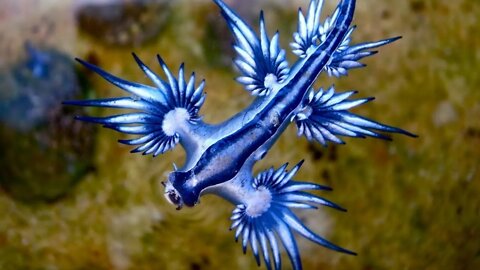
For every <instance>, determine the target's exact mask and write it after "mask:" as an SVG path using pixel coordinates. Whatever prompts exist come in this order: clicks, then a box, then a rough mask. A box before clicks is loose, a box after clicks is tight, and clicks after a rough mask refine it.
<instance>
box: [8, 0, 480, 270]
mask: <svg viewBox="0 0 480 270" xmlns="http://www.w3.org/2000/svg"><path fill="white" fill-rule="evenodd" d="M226 2H227V3H228V4H229V5H231V6H232V7H233V8H234V9H235V10H237V11H238V12H239V13H240V14H241V15H242V16H243V17H244V18H245V20H246V21H248V22H249V23H251V24H253V25H255V26H257V25H258V13H259V11H260V9H263V10H264V11H265V13H266V19H267V21H268V23H267V26H268V29H269V32H270V33H273V32H274V31H275V30H277V29H278V30H280V32H281V41H282V44H283V47H284V48H285V49H288V43H289V42H290V39H291V34H293V32H294V31H295V30H296V19H297V8H298V7H299V6H302V7H304V8H305V7H306V6H307V5H308V2H309V1H307V0H277V1H273V0H270V1H267V0H264V1H253V0H242V1H240V0H229V1H226ZM326 2H327V7H326V13H323V17H322V18H325V15H326V14H327V13H329V12H331V11H332V9H333V8H334V6H335V5H336V1H326ZM479 17H480V2H479V1H471V0H458V1H449V0H425V1H422V0H405V1H380V0H363V1H358V4H357V11H356V15H355V23H356V24H357V25H358V29H357V30H356V31H355V33H354V35H353V42H354V43H357V42H363V41H373V40H378V39H383V38H387V37H392V36H397V35H402V36H403V39H401V40H400V41H397V42H395V43H394V44H391V45H389V46H387V47H384V48H381V49H380V53H379V55H376V56H374V57H372V58H369V59H366V60H365V63H366V64H368V67H367V68H364V69H361V70H354V71H352V72H351V73H350V75H349V76H348V77H343V78H341V79H340V80H337V79H330V78H327V77H326V76H322V77H321V78H320V79H319V80H318V82H317V86H325V87H326V86H329V85H331V84H332V83H335V84H336V87H337V89H338V90H339V91H344V90H351V89H356V90H359V91H360V94H359V95H360V96H361V97H368V96H375V97H376V100H375V101H374V102H373V103H370V104H368V105H366V106H363V107H360V108H358V109H356V110H355V112H356V113H359V114H361V115H365V116H367V117H370V118H373V119H375V120H377V121H380V122H382V123H387V124H390V125H394V126H398V127H401V128H404V129H406V130H409V131H411V132H413V133H416V134H419V135H420V137H419V138H417V139H412V138H408V137H404V136H399V135H396V136H394V137H393V139H394V140H393V142H385V141H379V140H375V139H366V140H361V139H346V141H347V144H346V145H343V146H334V145H331V146H329V147H328V148H324V147H321V146H319V145H317V144H309V143H308V142H307V141H306V140H305V139H304V138H299V139H297V138H296V130H295V127H294V126H292V127H289V128H288V129H287V131H286V132H285V133H284V135H283V137H282V138H281V139H280V140H279V142H278V143H277V144H276V145H275V146H274V148H273V149H272V151H271V152H270V153H269V155H268V156H267V157H266V158H265V160H263V161H262V162H261V163H260V164H258V166H256V168H255V169H256V170H257V171H260V170H263V169H266V168H268V167H270V166H272V165H273V166H275V167H278V166H280V165H281V164H283V163H285V162H290V163H296V162H298V161H299V160H301V159H305V164H304V166H303V168H302V170H300V172H299V173H298V174H297V179H298V180H311V181H315V182H317V183H320V184H324V185H329V186H331V187H333V188H334V191H333V192H330V193H322V194H320V195H321V196H324V197H326V198H328V199H330V200H332V201H334V202H337V203H339V204H340V205H342V206H344V207H346V208H347V209H348V210H349V211H348V212H347V213H341V212H337V211H333V210H331V209H320V210H319V211H316V212H308V213H307V214H305V213H300V216H301V217H302V219H303V220H304V221H305V222H306V223H307V224H308V225H309V226H310V227H311V228H313V229H314V230H315V231H316V232H319V233H321V234H322V235H324V236H325V237H326V238H327V239H330V240H332V241H333V242H335V243H338V244H339V245H341V246H343V247H346V248H348V249H352V250H354V251H356V252H358V253H359V255H358V256H356V257H352V256H347V255H342V254H338V253H336V252H333V251H330V250H326V249H324V248H322V247H320V246H317V245H315V244H313V243H310V242H308V241H305V240H303V239H300V240H299V246H300V249H301V253H302V260H303V263H304V269H364V270H369V269H480V182H479V181H480V166H479V165H480V89H479V86H480V75H479V68H480V65H479V62H480V35H478V33H479V32H480V19H479ZM231 44H232V39H231V36H230V33H229V31H228V29H227V27H226V25H225V23H224V21H223V18H222V17H221V16H220V15H219V11H218V8H217V7H216V6H215V5H214V4H213V3H212V2H211V1H209V0H196V1H191V0H175V1H173V0H172V1H167V0H163V1H160V0H159V1H153V0H152V1H142V0H42V1H35V0H0V150H1V154H0V166H1V168H0V269H120V270H122V269H166V270H170V269H179V270H199V269H231V270H233V269H263V268H257V266H256V265H255V262H254V261H255V260H254V258H253V256H252V255H251V253H250V251H248V253H247V255H243V254H242V252H241V247H240V244H237V243H235V241H234V236H233V233H232V232H230V231H229V230H228V227H229V226H230V223H229V217H230V214H231V211H232V210H233V206H232V205H230V204H229V203H227V202H225V201H223V200H221V199H218V198H215V197H208V196H207V197H204V198H202V202H201V204H200V205H198V206H197V207H195V208H193V209H182V211H175V209H174V208H173V207H172V206H171V205H168V203H167V202H166V201H165V200H164V198H163V195H162V192H163V190H162V188H160V187H159V182H160V181H162V180H164V179H165V177H166V174H167V173H168V172H169V171H170V170H171V164H172V162H177V164H181V162H182V158H183V152H182V150H181V149H180V148H177V149H175V150H174V151H173V152H169V153H167V154H165V155H163V156H160V157H157V158H152V157H151V156H147V157H143V156H141V155H137V154H130V153H129V151H130V150H131V149H130V148H128V147H126V146H123V145H120V144H118V143H117V142H116V140H118V139H121V138H124V137H125V136H123V135H121V134H118V133H115V132H114V131H111V130H105V129H101V128H98V127H96V126H93V125H86V124H83V123H80V122H76V121H74V120H73V116H74V115H84V114H88V115H106V114H109V113H112V111H108V110H99V109H79V108H71V107H62V106H61V105H60V102H61V101H63V100H71V99H84V98H105V97H113V96H119V95H123V93H122V91H121V90H119V89H116V88H115V87H113V86H112V85H109V84H108V83H106V82H105V81H103V80H102V79H101V78H100V77H99V76H97V75H95V74H93V73H91V72H89V71H87V70H86V69H84V68H82V67H80V66H79V65H78V64H76V63H75V62H74V60H73V59H74V58H75V57H78V58H81V59H85V60H86V61H88V62H90V63H93V64H96V65H99V66H101V67H102V68H103V69H105V70H107V71H109V72H111V73H113V74H115V75H117V76H120V77H122V78H125V79H127V80H132V81H138V82H142V83H149V82H148V81H147V79H146V78H145V76H144V74H143V73H142V72H141V71H140V70H139V69H138V67H137V66H136V64H135V63H134V61H133V59H132V57H131V55H130V53H131V52H135V53H137V54H138V55H139V56H140V58H142V59H143V60H144V61H145V63H147V64H148V65H150V66H151V67H152V68H154V69H156V70H157V71H159V68H158V66H157V64H156V60H155V56H156V54H157V53H159V54H161V55H162V57H163V58H164V59H165V60H166V62H167V64H168V65H170V67H171V68H172V69H177V68H178V66H179V65H180V63H182V62H186V67H187V71H188V72H191V71H193V70H194V71H195V72H196V73H197V75H198V76H199V77H203V78H205V79H206V80H207V87H206V92H207V93H208V98H207V101H206V103H205V105H204V106H203V108H202V110H201V114H203V115H204V116H205V120H206V121H208V122H211V123H218V122H220V121H222V120H225V119H226V118H227V117H228V116H231V115H233V114H234V113H236V112H238V111H240V110H242V109H243V108H244V107H245V106H247V105H248V104H249V103H250V102H251V101H252V98H251V97H250V96H249V94H248V93H247V92H245V91H244V90H243V89H242V87H241V86H240V85H238V84H236V83H235V82H234V81H233V78H234V77H235V76H236V72H235V70H234V69H233V66H232V63H231V59H232V58H233V57H234V54H233V51H232V49H231ZM289 57H290V59H289V60H290V61H289V62H290V63H293V62H294V60H295V58H294V57H293V56H292V55H290V56H289ZM284 266H285V269H289V267H290V265H289V263H288V259H287V258H286V257H285V258H284ZM262 267H263V266H262Z"/></svg>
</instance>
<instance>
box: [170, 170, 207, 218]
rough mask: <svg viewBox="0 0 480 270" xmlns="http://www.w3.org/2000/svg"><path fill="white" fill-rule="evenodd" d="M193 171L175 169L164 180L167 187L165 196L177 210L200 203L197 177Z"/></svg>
mask: <svg viewBox="0 0 480 270" xmlns="http://www.w3.org/2000/svg"><path fill="white" fill-rule="evenodd" d="M192 175H193V173H192V172H182V171H173V172H171V173H170V174H169V175H168V180H167V181H166V182H162V184H163V185H164V187H165V194H164V195H165V198H167V200H168V202H169V203H171V204H173V205H175V206H176V207H177V210H180V209H182V207H183V206H184V205H185V206H188V207H193V206H195V205H196V204H197V203H198V200H199V194H200V192H198V190H197V188H198V186H197V185H195V183H196V181H194V180H195V177H193V176H192Z"/></svg>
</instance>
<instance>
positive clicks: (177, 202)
mask: <svg viewBox="0 0 480 270" xmlns="http://www.w3.org/2000/svg"><path fill="white" fill-rule="evenodd" d="M162 184H163V186H164V187H165V193H164V196H165V198H166V199H167V201H168V202H169V203H170V204H172V205H174V206H176V207H177V210H180V209H182V207H183V200H182V196H181V195H180V193H178V191H177V190H176V189H175V187H173V184H172V182H171V181H170V177H169V180H168V181H167V182H162Z"/></svg>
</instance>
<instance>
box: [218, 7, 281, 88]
mask: <svg viewBox="0 0 480 270" xmlns="http://www.w3.org/2000/svg"><path fill="white" fill-rule="evenodd" d="M215 3H217V5H218V6H219V7H220V9H221V10H222V15H223V16H224V17H225V20H226V21H227V24H228V26H229V28H230V30H231V31H232V33H233V35H234V37H235V40H236V43H235V45H234V46H233V47H234V49H235V51H236V52H237V54H238V57H237V58H236V59H235V66H236V67H237V68H238V69H239V71H240V72H241V73H242V76H240V77H238V78H237V81H238V82H239V83H241V84H243V85H244V86H245V89H246V90H247V91H249V92H250V93H251V94H252V95H254V96H264V95H268V94H269V93H270V92H271V91H272V90H273V89H274V87H275V85H278V84H280V83H282V82H283V81H284V80H285V79H286V78H287V77H288V75H289V72H290V69H289V66H288V62H287V59H286V54H285V50H283V49H281V48H280V44H279V33H278V32H276V33H275V35H274V36H273V38H272V39H271V40H270V38H269V37H268V34H267V30H266V27H265V20H264V17H263V12H262V13H261V14H260V37H258V36H257V34H256V33H255V32H254V31H253V30H252V29H251V28H250V27H249V26H248V25H247V24H246V23H245V22H244V21H243V20H242V19H241V18H240V17H239V16H238V15H236V14H235V12H234V11H233V10H231V9H230V8H229V7H228V6H227V5H225V3H223V2H222V1H219V0H215Z"/></svg>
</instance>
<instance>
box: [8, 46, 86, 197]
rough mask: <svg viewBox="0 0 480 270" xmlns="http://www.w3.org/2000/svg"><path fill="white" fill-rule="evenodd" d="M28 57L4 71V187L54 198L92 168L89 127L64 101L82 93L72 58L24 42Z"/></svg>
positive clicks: (24, 194) (11, 191)
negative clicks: (78, 118)
mask: <svg viewBox="0 0 480 270" xmlns="http://www.w3.org/2000/svg"><path fill="white" fill-rule="evenodd" d="M26 50H27V59H26V60H23V61H20V62H19V63H18V64H16V65H14V66H13V67H12V68H10V69H9V70H4V71H2V72H0V149H2V155H1V156H0V164H1V168H2V169H1V170H0V186H1V187H2V188H4V189H5V190H6V191H7V192H8V193H9V194H11V195H12V196H13V197H14V198H17V199H21V200H24V201H39V200H40V201H52V200H55V199H57V198H59V197H61V196H62V195H64V194H65V193H66V192H67V191H68V190H69V188H70V187H71V186H72V185H73V184H74V183H75V182H77V181H78V180H79V179H81V177H82V176H83V175H84V174H85V172H86V171H87V169H88V168H91V160H92V153H93V146H94V144H93V139H92V138H94V136H92V133H94V131H95V130H94V129H93V128H92V127H90V126H87V125H84V124H82V123H79V122H76V121H73V120H72V115H77V114H81V113H82V110H78V109H72V108H65V107H63V106H62V105H61V102H62V101H63V100H66V99H72V98H77V97H82V96H84V95H82V93H81V88H80V87H79V83H78V79H77V74H76V72H75V68H74V65H73V62H72V61H71V60H70V58H69V57H68V56H66V55H63V54H62V53H60V52H57V51H55V50H51V49H45V50H43V49H38V48H35V47H33V46H32V45H30V44H27V45H26Z"/></svg>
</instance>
